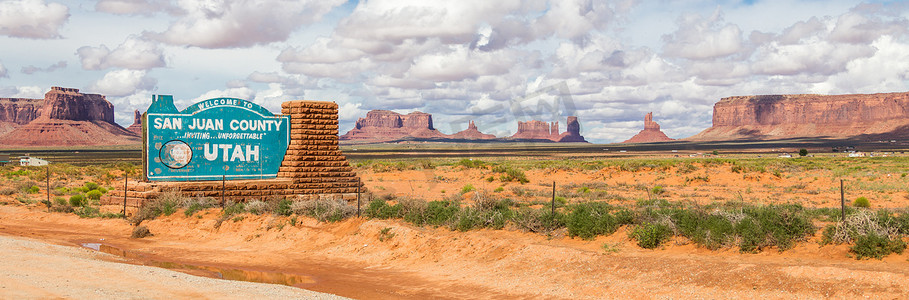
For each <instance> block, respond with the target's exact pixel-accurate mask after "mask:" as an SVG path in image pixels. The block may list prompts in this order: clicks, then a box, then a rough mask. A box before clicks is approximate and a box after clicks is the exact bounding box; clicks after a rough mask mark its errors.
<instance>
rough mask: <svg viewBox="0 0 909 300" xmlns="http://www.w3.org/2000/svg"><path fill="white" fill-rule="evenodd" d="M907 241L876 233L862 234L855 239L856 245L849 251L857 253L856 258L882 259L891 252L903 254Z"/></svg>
mask: <svg viewBox="0 0 909 300" xmlns="http://www.w3.org/2000/svg"><path fill="white" fill-rule="evenodd" d="M905 249H906V243H905V242H903V241H902V240H901V239H899V238H896V239H891V238H889V237H887V236H883V235H877V234H874V233H871V234H867V235H861V236H858V237H857V238H856V239H855V245H853V246H852V247H851V248H849V251H850V252H852V253H854V254H855V258H856V259H863V258H871V257H873V258H877V259H882V258H884V256H887V255H889V254H890V253H896V254H902V253H903V250H905Z"/></svg>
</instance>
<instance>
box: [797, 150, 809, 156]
mask: <svg viewBox="0 0 909 300" xmlns="http://www.w3.org/2000/svg"><path fill="white" fill-rule="evenodd" d="M807 155H808V149H799V156H807Z"/></svg>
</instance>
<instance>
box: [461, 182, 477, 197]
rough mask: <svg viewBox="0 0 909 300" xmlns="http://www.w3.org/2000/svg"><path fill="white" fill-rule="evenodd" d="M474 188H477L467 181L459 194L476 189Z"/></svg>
mask: <svg viewBox="0 0 909 300" xmlns="http://www.w3.org/2000/svg"><path fill="white" fill-rule="evenodd" d="M476 190H477V189H476V188H475V187H473V185H472V184H469V183H468V184H466V185H464V187H462V188H461V194H462V195H463V194H466V193H468V192H471V191H476Z"/></svg>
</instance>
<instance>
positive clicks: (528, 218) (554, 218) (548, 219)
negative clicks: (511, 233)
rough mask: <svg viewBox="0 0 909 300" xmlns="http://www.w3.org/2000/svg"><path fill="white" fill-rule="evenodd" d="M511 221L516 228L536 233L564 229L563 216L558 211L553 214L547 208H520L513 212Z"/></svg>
mask: <svg viewBox="0 0 909 300" xmlns="http://www.w3.org/2000/svg"><path fill="white" fill-rule="evenodd" d="M511 221H512V222H514V224H515V225H516V226H518V228H521V229H523V230H525V231H529V232H536V233H550V232H552V231H553V230H556V229H559V228H564V227H565V215H564V214H562V213H560V212H558V211H556V212H555V214H553V213H552V212H551V211H550V209H548V208H544V209H531V208H526V207H525V208H522V209H520V210H518V211H516V212H514V214H513V216H512V220H511Z"/></svg>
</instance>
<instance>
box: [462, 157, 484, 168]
mask: <svg viewBox="0 0 909 300" xmlns="http://www.w3.org/2000/svg"><path fill="white" fill-rule="evenodd" d="M456 165H458V166H463V167H466V168H468V169H470V168H482V167H484V166H486V163H485V162H483V161H482V160H473V159H470V158H465V159H461V160H460V161H458V163H457V164H456Z"/></svg>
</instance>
